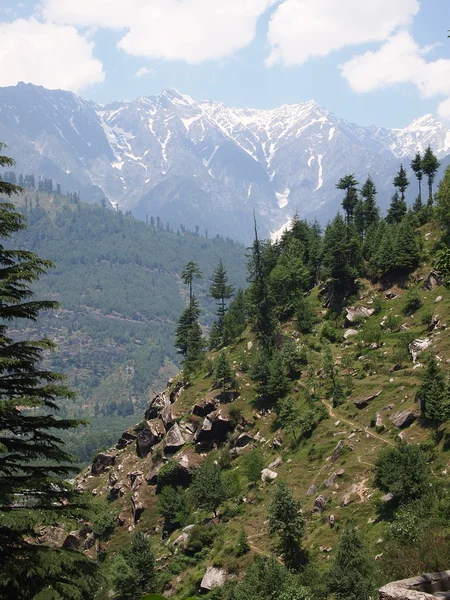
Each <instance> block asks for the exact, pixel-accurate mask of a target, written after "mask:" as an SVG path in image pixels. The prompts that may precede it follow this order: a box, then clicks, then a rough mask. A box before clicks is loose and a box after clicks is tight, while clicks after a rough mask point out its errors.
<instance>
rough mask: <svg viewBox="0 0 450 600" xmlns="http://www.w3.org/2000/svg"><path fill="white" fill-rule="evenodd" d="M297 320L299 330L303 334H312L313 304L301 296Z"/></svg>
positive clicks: (296, 313) (296, 312) (296, 315)
mask: <svg viewBox="0 0 450 600" xmlns="http://www.w3.org/2000/svg"><path fill="white" fill-rule="evenodd" d="M295 319H296V322H297V328H298V330H299V331H300V332H301V333H311V332H312V330H313V329H314V323H315V315H314V311H313V309H312V306H311V302H310V301H309V300H308V299H307V298H304V297H303V296H300V297H299V298H298V299H297V308H296V311H295Z"/></svg>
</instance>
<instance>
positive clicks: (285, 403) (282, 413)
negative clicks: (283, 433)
mask: <svg viewBox="0 0 450 600" xmlns="http://www.w3.org/2000/svg"><path fill="white" fill-rule="evenodd" d="M277 415H278V416H277V421H278V423H279V424H280V427H281V429H284V430H287V431H290V432H291V433H292V435H293V436H294V441H295V442H296V441H297V435H296V431H297V428H298V426H299V423H300V419H299V414H298V411H297V410H296V408H295V405H294V400H293V398H292V397H291V396H288V397H287V398H282V399H281V400H279V401H278V403H277Z"/></svg>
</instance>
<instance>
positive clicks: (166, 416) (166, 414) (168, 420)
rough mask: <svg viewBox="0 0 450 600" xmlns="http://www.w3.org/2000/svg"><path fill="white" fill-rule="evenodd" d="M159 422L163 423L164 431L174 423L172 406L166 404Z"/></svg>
mask: <svg viewBox="0 0 450 600" xmlns="http://www.w3.org/2000/svg"><path fill="white" fill-rule="evenodd" d="M160 417H161V421H162V422H163V423H164V427H165V429H166V431H167V430H168V429H170V428H171V427H172V425H173V423H174V420H173V415H172V406H171V405H170V403H168V404H167V405H166V406H165V407H164V408H163V409H162V411H161V413H160Z"/></svg>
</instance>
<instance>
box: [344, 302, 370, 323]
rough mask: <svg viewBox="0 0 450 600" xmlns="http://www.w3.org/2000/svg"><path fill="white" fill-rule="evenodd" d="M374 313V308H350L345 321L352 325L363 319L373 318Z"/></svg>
mask: <svg viewBox="0 0 450 600" xmlns="http://www.w3.org/2000/svg"><path fill="white" fill-rule="evenodd" d="M374 312H375V309H374V308H367V307H366V306H349V307H348V308H347V314H346V315H345V321H346V323H348V324H350V325H351V324H352V323H357V322H358V321H360V320H361V319H367V318H368V317H371V316H372V315H373V314H374Z"/></svg>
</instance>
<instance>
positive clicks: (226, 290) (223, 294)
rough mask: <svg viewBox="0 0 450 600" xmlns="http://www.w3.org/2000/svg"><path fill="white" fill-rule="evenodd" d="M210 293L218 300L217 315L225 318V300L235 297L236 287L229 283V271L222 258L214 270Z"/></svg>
mask: <svg viewBox="0 0 450 600" xmlns="http://www.w3.org/2000/svg"><path fill="white" fill-rule="evenodd" d="M209 293H210V296H212V298H214V300H216V301H217V302H218V308H217V316H218V317H219V320H220V319H223V317H224V316H225V312H226V310H225V301H226V300H229V299H230V298H232V297H233V294H234V287H233V286H232V285H230V284H229V283H228V275H227V271H226V269H225V267H224V265H223V262H222V259H221V260H220V261H219V264H218V265H217V268H216V270H215V271H214V275H213V279H212V283H211V286H210V288H209Z"/></svg>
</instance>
